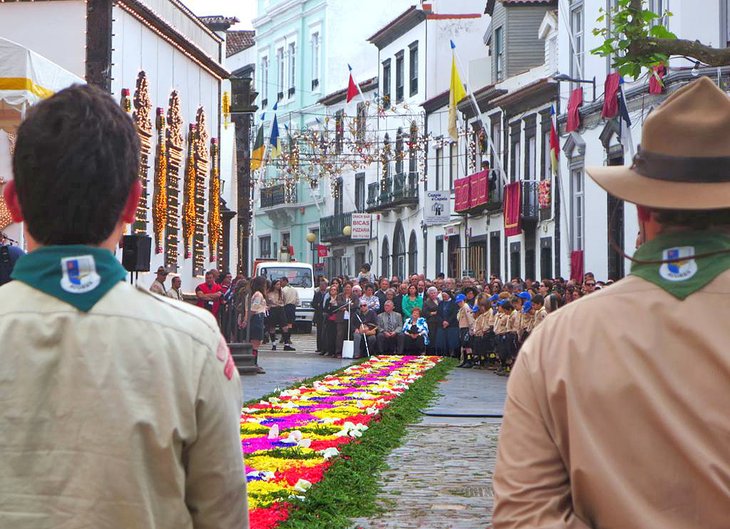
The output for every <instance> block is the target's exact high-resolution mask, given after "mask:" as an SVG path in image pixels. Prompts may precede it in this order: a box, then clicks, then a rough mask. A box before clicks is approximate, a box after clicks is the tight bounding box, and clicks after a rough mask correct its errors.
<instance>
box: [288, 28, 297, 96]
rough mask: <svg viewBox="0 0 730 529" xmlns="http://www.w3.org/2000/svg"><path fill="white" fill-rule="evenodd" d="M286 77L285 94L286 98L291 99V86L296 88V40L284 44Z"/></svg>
mask: <svg viewBox="0 0 730 529" xmlns="http://www.w3.org/2000/svg"><path fill="white" fill-rule="evenodd" d="M286 64H287V67H286V78H287V85H288V86H287V94H286V96H285V97H286V98H287V99H291V98H292V97H294V96H293V94H292V95H290V91H291V90H292V88H294V89H295V90H296V86H297V43H296V41H293V42H289V43H288V44H287V46H286Z"/></svg>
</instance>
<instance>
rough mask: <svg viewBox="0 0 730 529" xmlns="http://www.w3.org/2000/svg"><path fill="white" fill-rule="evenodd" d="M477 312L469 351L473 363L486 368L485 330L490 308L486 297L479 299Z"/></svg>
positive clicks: (487, 353) (487, 354)
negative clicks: (471, 354) (470, 351)
mask: <svg viewBox="0 0 730 529" xmlns="http://www.w3.org/2000/svg"><path fill="white" fill-rule="evenodd" d="M475 309H476V310H477V315H476V319H475V320H474V336H472V346H471V350H472V353H473V357H474V362H475V364H476V365H478V366H480V367H487V358H488V357H489V352H488V351H487V330H488V328H489V315H490V313H491V312H492V307H491V305H490V304H489V300H488V298H486V297H480V299H479V302H478V303H477V305H476V306H475Z"/></svg>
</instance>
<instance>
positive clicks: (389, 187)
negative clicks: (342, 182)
mask: <svg viewBox="0 0 730 529" xmlns="http://www.w3.org/2000/svg"><path fill="white" fill-rule="evenodd" d="M417 205H418V178H417V175H416V174H411V175H405V174H398V175H395V176H394V177H387V178H385V181H380V182H375V183H372V184H370V185H368V202H367V211H368V212H371V213H372V212H375V211H387V210H391V209H396V208H401V207H403V206H417Z"/></svg>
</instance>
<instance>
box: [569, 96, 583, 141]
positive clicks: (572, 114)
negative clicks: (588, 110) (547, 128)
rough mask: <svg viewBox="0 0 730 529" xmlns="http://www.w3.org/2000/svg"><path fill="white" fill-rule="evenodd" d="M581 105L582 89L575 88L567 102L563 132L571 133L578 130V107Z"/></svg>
mask: <svg viewBox="0 0 730 529" xmlns="http://www.w3.org/2000/svg"><path fill="white" fill-rule="evenodd" d="M582 104H583V88H576V89H575V90H573V92H571V94H570V99H569V100H568V122H567V123H566V124H565V132H573V131H575V130H578V129H579V128H580V110H579V109H580V107H581V105H582Z"/></svg>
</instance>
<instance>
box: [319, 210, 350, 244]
mask: <svg viewBox="0 0 730 529" xmlns="http://www.w3.org/2000/svg"><path fill="white" fill-rule="evenodd" d="M351 225H352V212H349V213H340V214H339V215H332V216H331V217H324V218H321V219H319V237H320V240H321V241H322V242H339V241H343V240H348V239H349V238H350V237H349V235H348V236H346V235H344V234H343V233H342V230H343V229H345V226H351Z"/></svg>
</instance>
